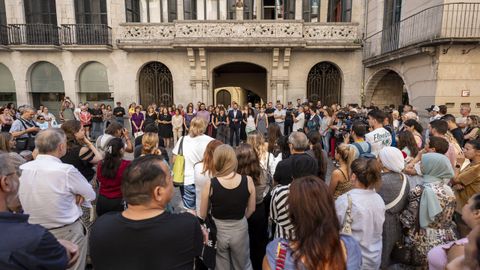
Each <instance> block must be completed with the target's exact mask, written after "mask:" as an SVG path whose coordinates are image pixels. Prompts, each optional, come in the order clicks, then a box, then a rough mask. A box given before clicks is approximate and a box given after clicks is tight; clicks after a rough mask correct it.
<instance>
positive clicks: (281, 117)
mask: <svg viewBox="0 0 480 270" xmlns="http://www.w3.org/2000/svg"><path fill="white" fill-rule="evenodd" d="M286 116H287V112H286V111H285V110H284V109H283V105H282V104H277V109H276V110H275V111H274V112H273V117H274V118H275V124H276V125H277V126H278V127H279V128H280V132H281V133H282V135H283V133H284V129H285V125H284V124H285V117H286Z"/></svg>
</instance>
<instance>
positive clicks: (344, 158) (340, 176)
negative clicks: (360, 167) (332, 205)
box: [330, 144, 355, 200]
mask: <svg viewBox="0 0 480 270" xmlns="http://www.w3.org/2000/svg"><path fill="white" fill-rule="evenodd" d="M353 147H354V146H352V145H349V144H340V145H339V146H338V147H337V151H336V153H335V160H336V161H337V162H338V163H339V166H338V168H337V169H335V170H333V172H332V176H331V178H330V192H332V194H333V199H335V200H336V199H337V198H338V197H340V195H342V194H344V193H346V192H348V191H350V190H351V189H352V188H353V185H352V183H351V182H350V165H351V164H352V162H353V160H354V159H355V150H354V148H353Z"/></svg>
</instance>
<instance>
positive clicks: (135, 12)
mask: <svg viewBox="0 0 480 270" xmlns="http://www.w3.org/2000/svg"><path fill="white" fill-rule="evenodd" d="M125 15H126V22H140V0H125Z"/></svg>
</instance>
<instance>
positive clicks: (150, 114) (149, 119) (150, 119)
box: [143, 106, 158, 127]
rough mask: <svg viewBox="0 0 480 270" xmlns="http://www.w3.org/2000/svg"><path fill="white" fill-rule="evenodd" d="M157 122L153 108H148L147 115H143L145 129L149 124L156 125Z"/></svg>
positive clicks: (156, 115)
mask: <svg viewBox="0 0 480 270" xmlns="http://www.w3.org/2000/svg"><path fill="white" fill-rule="evenodd" d="M157 120H158V114H157V112H156V111H155V108H153V106H148V109H147V113H146V114H145V123H143V125H144V126H145V127H147V126H148V125H150V124H156V123H157Z"/></svg>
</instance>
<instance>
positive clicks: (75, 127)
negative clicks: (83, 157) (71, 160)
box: [62, 120, 82, 149]
mask: <svg viewBox="0 0 480 270" xmlns="http://www.w3.org/2000/svg"><path fill="white" fill-rule="evenodd" d="M81 128H82V124H81V123H80V121H78V120H68V121H65V123H63V124H62V129H63V132H65V136H67V148H69V149H70V148H72V147H73V146H74V145H76V144H78V142H77V138H76V137H75V133H77V132H79V131H80V129H81Z"/></svg>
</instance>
